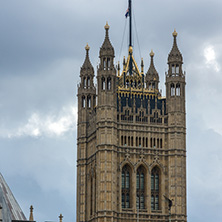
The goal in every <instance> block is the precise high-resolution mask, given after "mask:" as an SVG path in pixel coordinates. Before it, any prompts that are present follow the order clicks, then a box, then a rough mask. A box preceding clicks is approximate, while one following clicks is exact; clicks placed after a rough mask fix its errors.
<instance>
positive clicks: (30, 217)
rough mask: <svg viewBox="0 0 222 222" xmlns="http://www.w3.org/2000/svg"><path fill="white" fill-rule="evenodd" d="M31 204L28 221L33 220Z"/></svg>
mask: <svg viewBox="0 0 222 222" xmlns="http://www.w3.org/2000/svg"><path fill="white" fill-rule="evenodd" d="M33 209H34V208H33V206H32V205H31V206H30V215H29V221H34V218H33Z"/></svg>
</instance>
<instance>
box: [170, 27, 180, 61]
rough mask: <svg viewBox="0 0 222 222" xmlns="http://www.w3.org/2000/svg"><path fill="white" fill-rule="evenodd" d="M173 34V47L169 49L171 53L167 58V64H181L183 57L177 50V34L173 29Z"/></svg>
mask: <svg viewBox="0 0 222 222" xmlns="http://www.w3.org/2000/svg"><path fill="white" fill-rule="evenodd" d="M172 34H173V38H174V40H173V47H172V49H171V52H170V54H169V56H168V63H170V62H181V63H183V56H182V54H181V52H180V50H179V49H178V46H177V32H176V29H174V32H173V33H172Z"/></svg>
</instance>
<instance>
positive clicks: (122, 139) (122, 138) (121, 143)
mask: <svg viewBox="0 0 222 222" xmlns="http://www.w3.org/2000/svg"><path fill="white" fill-rule="evenodd" d="M121 146H123V136H121Z"/></svg>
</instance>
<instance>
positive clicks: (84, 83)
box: [83, 77, 86, 89]
mask: <svg viewBox="0 0 222 222" xmlns="http://www.w3.org/2000/svg"><path fill="white" fill-rule="evenodd" d="M83 88H84V89H85V88H86V77H84V78H83Z"/></svg>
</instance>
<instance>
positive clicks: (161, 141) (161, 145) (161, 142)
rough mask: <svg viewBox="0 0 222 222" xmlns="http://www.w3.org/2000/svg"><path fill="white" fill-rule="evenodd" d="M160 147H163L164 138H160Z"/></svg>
mask: <svg viewBox="0 0 222 222" xmlns="http://www.w3.org/2000/svg"><path fill="white" fill-rule="evenodd" d="M160 148H163V140H162V139H160Z"/></svg>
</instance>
